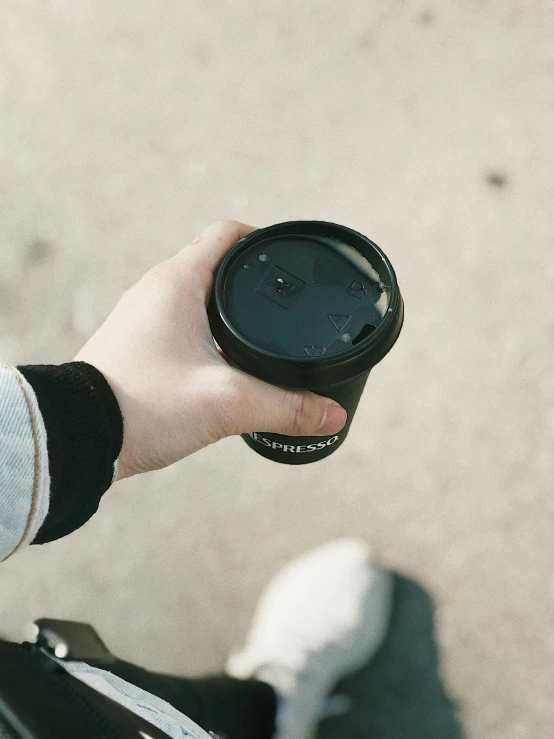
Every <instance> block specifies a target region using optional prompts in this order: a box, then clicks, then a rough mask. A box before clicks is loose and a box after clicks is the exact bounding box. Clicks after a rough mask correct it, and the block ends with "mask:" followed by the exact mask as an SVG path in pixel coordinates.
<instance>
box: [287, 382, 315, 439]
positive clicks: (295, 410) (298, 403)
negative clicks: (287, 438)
mask: <svg viewBox="0 0 554 739" xmlns="http://www.w3.org/2000/svg"><path fill="white" fill-rule="evenodd" d="M313 425H314V409H313V404H312V403H311V402H310V399H309V397H308V395H306V394H304V393H301V394H297V393H295V394H294V395H293V396H292V424H291V432H292V434H293V435H299V436H300V435H302V434H305V433H306V431H307V430H308V429H311V427H312V426H313Z"/></svg>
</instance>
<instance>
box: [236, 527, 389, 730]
mask: <svg viewBox="0 0 554 739" xmlns="http://www.w3.org/2000/svg"><path fill="white" fill-rule="evenodd" d="M392 583H393V580H392V576H391V575H390V574H389V573H388V572H386V571H385V570H384V569H383V568H382V567H380V566H379V565H378V564H377V563H376V562H374V561H373V559H372V558H371V554H370V551H369V549H368V547H367V546H366V545H365V544H364V543H363V542H360V541H356V540H349V539H344V540H339V541H334V542H331V543H330V544H326V545H324V546H322V547H319V548H318V549H315V550H314V551H312V552H310V553H308V554H306V555H304V556H302V557H300V558H299V559H297V560H295V561H293V562H291V563H290V564H289V565H287V566H286V567H285V568H284V569H282V570H281V571H280V572H279V573H278V574H277V576H276V577H275V578H274V580H273V581H272V582H271V583H270V585H269V587H268V588H267V590H266V591H265V593H264V595H263V596H262V598H261V600H260V602H259V603H258V606H257V609H256V613H255V615H254V620H253V624H252V627H251V631H250V634H249V637H248V640H247V644H246V647H245V649H244V650H243V651H241V652H238V653H236V654H234V655H232V656H231V657H230V659H229V661H228V663H227V672H228V674H229V675H231V676H232V677H238V678H243V679H247V678H256V679H259V680H263V681H264V682H266V683H269V684H270V685H271V686H272V687H273V688H274V689H275V691H276V692H277V694H278V696H279V698H280V699H281V700H280V710H279V712H278V718H277V728H278V731H277V737H278V739H308V738H309V737H311V736H313V733H314V732H315V730H316V728H317V725H318V722H319V720H320V719H321V717H322V716H323V714H324V709H325V704H326V701H327V698H328V695H329V693H330V691H331V690H332V688H333V686H334V685H335V684H336V683H337V682H338V681H339V680H340V679H341V678H342V677H344V676H345V675H347V674H349V673H351V672H354V671H355V670H356V669H358V668H359V667H361V666H362V665H364V664H366V663H367V662H368V661H369V660H370V659H371V657H372V656H373V655H374V654H375V652H376V651H377V650H378V648H379V646H380V645H381V642H382V641H383V638H384V636H385V633H386V631H387V626H388V621H389V614H390V609H391V602H392Z"/></svg>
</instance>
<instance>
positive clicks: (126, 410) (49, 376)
mask: <svg viewBox="0 0 554 739" xmlns="http://www.w3.org/2000/svg"><path fill="white" fill-rule="evenodd" d="M253 230H255V229H254V228H253V227H252V226H246V225H244V224H241V223H237V222H236V221H221V222H218V223H216V224H214V225H213V226H210V227H209V228H208V229H206V230H205V231H204V232H203V233H202V234H201V235H200V236H199V237H198V238H197V239H195V240H194V241H193V242H192V243H191V244H190V245H189V246H188V247H186V248H185V249H183V250H181V251H180V252H179V253H178V254H177V255H175V256H174V257H172V258H171V259H168V260H167V261H166V262H163V263H162V264H160V265H158V266H157V267H154V268H153V269H151V270H150V271H149V272H148V273H147V274H146V275H145V276H144V277H143V278H142V280H140V281H139V282H138V283H137V284H136V285H135V286H134V287H132V288H131V289H130V290H128V291H127V292H126V293H125V295H124V296H123V298H122V299H121V300H120V302H119V303H118V305H117V306H116V308H115V309H114V311H113V312H112V314H111V315H110V316H109V317H108V319H107V320H106V322H105V323H104V325H103V326H101V327H100V329H99V330H98V331H97V333H96V334H95V335H94V336H93V337H92V339H91V340H90V341H89V342H88V343H87V344H86V346H85V347H84V348H83V349H82V350H81V351H80V352H79V354H78V355H77V357H76V361H75V362H72V363H69V364H65V365H61V366H59V367H53V366H45V365H33V366H26V367H20V368H19V371H17V370H14V369H13V368H10V372H12V374H13V373H14V372H15V376H14V378H13V379H14V381H16V380H18V381H19V385H20V390H19V392H20V395H19V396H18V397H19V400H18V404H19V405H18V408H19V412H20V413H23V409H24V405H23V404H24V402H25V403H26V405H25V407H27V406H28V405H29V404H28V403H27V401H26V400H25V394H24V392H23V390H22V389H21V388H22V387H23V388H26V392H27V395H29V396H31V400H30V401H29V403H30V406H29V407H31V406H32V408H33V413H31V412H30V410H29V408H27V417H26V418H27V420H26V433H27V436H26V445H27V452H28V453H27V456H26V457H25V460H26V461H25V462H23V461H22V460H20V462H18V465H20V466H21V465H23V466H24V467H25V470H26V471H25V481H24V482H23V481H22V482H21V485H20V486H18V487H17V490H18V491H19V492H18V505H19V507H20V508H21V510H22V511H23V514H22V515H21V516H20V519H21V520H20V523H19V524H18V525H19V528H18V532H19V534H20V538H19V540H18V542H17V543H16V544H15V545H14V543H13V542H14V541H15V539H16V538H17V536H14V537H12V539H10V542H9V543H8V539H7V538H6V540H5V542H3V541H2V540H3V539H4V538H5V537H4V530H3V529H2V526H3V524H4V523H5V522H6V521H8V520H9V519H10V516H11V515H12V514H11V511H10V505H13V499H9V498H8V497H7V496H6V495H4V488H1V489H0V554H2V556H4V557H5V556H7V554H9V553H10V552H12V551H14V550H15V549H16V548H21V546H23V545H24V544H25V543H29V542H30V541H34V542H35V543H44V542H47V541H51V540H53V539H57V538H60V537H61V536H65V535H66V534H68V533H70V532H71V531H73V530H75V529H76V528H78V527H79V526H82V525H83V523H85V522H86V521H87V520H88V519H89V518H90V517H91V516H92V515H93V514H94V512H95V511H96V510H97V508H98V505H99V502H100V500H101V497H102V495H103V494H104V493H105V491H106V490H107V489H108V488H109V487H110V484H111V482H112V474H113V465H114V461H115V460H116V458H119V474H118V477H117V479H122V478H124V477H130V476H132V475H135V474H138V473H141V472H148V471H151V470H156V469H161V468H162V467H167V466H168V465H170V464H173V463H174V462H177V461H178V460H180V459H183V457H186V456H187V455H189V454H192V453H193V452H195V451H198V450H199V449H201V448H203V447H205V446H207V445H208V444H212V443H213V442H216V441H218V440H219V439H222V438H224V437H226V436H231V435H234V434H241V433H247V432H250V431H255V430H260V431H268V432H274V433H280V434H287V435H301V436H314V435H318V434H320V435H329V434H334V433H337V431H339V430H340V429H341V428H342V426H343V425H344V423H345V421H346V412H345V411H344V409H342V408H341V407H340V406H339V405H338V404H337V403H336V402H335V401H333V400H329V399H327V398H322V397H320V396H319V395H315V394H313V393H310V392H296V391H291V390H284V389H281V388H277V387H274V386H272V385H268V384H266V383H264V382H262V381H261V380H257V379H256V378H254V377H250V376H249V375H247V374H245V373H243V372H240V371H239V370H236V369H233V368H232V367H230V366H229V365H228V364H227V362H226V361H225V359H224V358H223V357H221V356H220V354H219V353H218V351H217V349H216V346H215V344H214V341H213V339H212V335H211V331H210V327H209V323H208V317H207V313H206V306H207V303H208V300H209V296H210V292H211V287H212V282H213V275H214V272H215V269H216V268H217V265H218V264H219V262H220V261H221V259H222V258H223V256H224V255H225V253H226V252H227V251H228V250H229V249H230V248H231V246H233V244H235V243H236V242H237V241H238V240H239V239H241V238H242V237H244V236H245V235H247V234H248V233H250V232H251V231H253ZM6 367H7V366H6ZM12 386H13V387H12V389H15V385H13V382H12ZM1 392H2V388H1V385H0V400H1V398H2V395H1ZM12 400H13V397H12ZM9 402H11V401H9ZM9 402H8V405H9ZM0 410H1V408H0ZM9 419H10V413H9V412H8V413H7V414H5V415H0V476H3V477H4V478H6V479H8V480H9V481H10V480H12V476H13V475H14V474H15V472H14V470H15V469H16V467H17V466H16V467H14V466H13V465H11V466H10V464H11V463H10V462H9V459H10V454H11V452H10V445H13V444H15V443H16V436H13V435H11V432H10V429H11V421H10V420H9ZM35 426H36V427H37V428H39V429H40V430H41V431H40V434H39V436H40V439H41V442H40V443H39V444H38V446H37V445H36V444H35V442H34V441H33V440H34V439H35V437H36V433H35V431H34V427H35ZM33 434H35V436H33ZM6 439H7V442H6ZM33 444H34V445H35V446H34V447H33ZM33 448H34V449H35V452H34V454H33V453H32V449H33ZM12 456H13V455H12ZM37 465H38V466H40V469H41V470H42V474H38V479H39V480H40V485H39V487H40V490H41V491H42V497H40V496H39V498H40V500H41V501H43V503H41V505H42V507H40V506H39V509H40V515H37V514H36V512H34V511H35V508H36V504H37V500H38V498H37V496H36V495H35V492H36V491H34V486H35V485H36V481H37V472H36V470H37V469H38V467H37ZM17 469H19V467H17ZM1 480H2V477H0V481H1ZM9 484H10V485H11V484H12V482H9ZM44 500H45V501H46V503H44ZM45 506H46V507H48V506H49V510H48V513H47V514H46V513H45V511H44V508H45ZM25 511H26V518H25ZM24 519H25V521H26V522H27V523H26V525H25V527H24V528H25V532H26V533H25V534H23V533H22V532H21V521H23V520H24Z"/></svg>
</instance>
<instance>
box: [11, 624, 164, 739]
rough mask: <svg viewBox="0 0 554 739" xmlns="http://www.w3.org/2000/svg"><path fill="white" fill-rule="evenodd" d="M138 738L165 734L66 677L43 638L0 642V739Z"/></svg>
mask: <svg viewBox="0 0 554 739" xmlns="http://www.w3.org/2000/svg"><path fill="white" fill-rule="evenodd" d="M38 623H40V622H38ZM49 623H58V624H69V622H49ZM73 626H74V627H78V628H77V630H79V629H80V630H81V631H83V632H84V631H85V630H86V629H89V630H91V627H88V626H86V625H85V624H73ZM39 631H40V630H39ZM91 631H92V633H95V632H94V631H93V630H91ZM100 643H101V642H100ZM74 658H75V659H79V658H81V659H82V657H74ZM141 737H142V739H167V734H165V733H164V732H162V731H160V730H159V729H158V728H156V727H155V726H152V725H151V724H150V723H148V722H147V721H145V720H144V719H142V718H140V717H139V716H137V715H135V714H134V713H132V712H131V711H129V710H127V709H126V708H124V707H123V706H120V705H119V704H118V703H115V702H114V701H112V700H110V699H109V698H107V697H106V696H104V695H102V694H101V693H98V692H96V691H95V690H94V689H93V688H91V687H90V686H88V685H86V684H85V683H82V682H81V681H80V680H78V679H77V678H75V677H73V675H70V674H69V673H68V672H67V671H66V670H65V669H64V668H63V667H62V666H61V665H60V664H59V663H58V662H56V661H55V660H54V659H52V656H51V653H50V651H49V648H48V645H47V643H46V642H45V640H44V639H40V638H38V640H37V643H36V644H30V643H28V642H24V643H23V644H14V643H12V642H6V641H1V640H0V739H140V738H141Z"/></svg>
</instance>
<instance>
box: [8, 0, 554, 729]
mask: <svg viewBox="0 0 554 739" xmlns="http://www.w3.org/2000/svg"><path fill="white" fill-rule="evenodd" d="M553 102H554V5H553V4H552V2H551V0H535V1H534V2H528V3H521V2H516V0H465V2H461V1H460V2H456V1H454V0H443V2H441V3H439V2H438V1H437V0H387V1H386V2H385V0H377V1H376V2H374V3H362V2H360V1H359V0H353V1H352V2H348V3H344V4H343V3H341V4H339V3H338V2H315V0H305V1H304V2H301V3H298V2H293V1H292V0H281V2H278V3H271V4H270V3H259V2H253V0H244V1H243V2H240V3H239V2H230V1H226V0H214V2H212V3H206V2H200V0H187V1H186V2H177V0H168V1H167V2H164V3H156V2H154V1H153V0H136V2H134V3H132V4H129V3H124V2H122V1H121V0H113V2H111V3H94V2H92V1H87V0H71V2H70V1H69V0H49V1H48V2H44V1H42V0H41V1H39V0H18V1H17V2H16V1H15V0H4V2H2V3H1V4H0V244H1V246H0V346H1V353H2V355H3V356H4V357H5V358H6V359H8V360H9V361H11V362H12V363H14V364H15V363H26V362H43V363H48V362H53V363H57V362H62V361H67V360H70V359H71V358H72V357H73V356H74V354H75V353H76V351H77V350H78V349H79V347H80V346H81V345H82V344H83V343H84V341H85V340H86V339H87V338H88V336H89V335H90V334H91V333H92V332H93V331H94V329H95V328H96V327H97V326H98V325H99V324H100V323H101V322H102V320H103V319H104V317H105V316H106V315H107V314H108V312H109V311H110V309H111V308H112V307H113V305H114V303H115V301H116V300H117V298H118V297H119V295H120V294H121V292H122V291H123V290H124V289H125V288H126V287H128V286H129V285H130V284H132V283H133V282H134V281H136V280H137V279H138V278H139V277H140V276H141V275H142V274H143V272H144V271H145V270H146V269H147V268H149V267H150V266H151V265H153V264H155V263H156V262H158V261H161V260H162V259H164V258H165V257H168V256H169V255H171V254H173V253H174V252H175V251H176V250H177V249H179V248H180V247H181V246H183V245H184V244H186V243H187V242H188V241H189V240H190V239H192V238H193V237H194V236H195V235H196V234H197V233H198V232H199V230H200V229H201V228H202V227H204V226H205V225H207V224H208V223H210V222H212V221H214V220H216V219H219V218H222V217H233V218H237V219H240V220H243V221H246V222H248V223H252V224H254V225H257V226H262V225H269V224H271V223H276V222H279V221H286V220H290V219H296V218H299V219H310V218H313V219H321V220H328V221H335V222H338V223H344V224H345V225H348V226H350V227H352V228H355V229H357V230H359V231H361V232H363V233H366V234H367V235H368V236H370V237H371V238H372V239H373V240H374V241H376V242H377V243H378V244H379V245H380V246H382V247H383V249H384V250H385V251H386V253H387V254H388V255H389V256H390V258H391V260H392V262H393V263H394V265H395V267H396V269H397V273H398V276H399V280H400V284H401V287H402V291H403V294H404V297H405V301H406V324H405V328H404V332H403V334H402V337H401V340H400V341H399V343H398V345H397V346H396V347H395V349H394V351H393V352H392V353H391V354H390V355H389V356H388V357H387V358H386V360H385V361H383V362H382V364H381V365H380V366H379V367H377V368H376V369H375V371H374V372H373V373H372V376H371V378H370V382H369V384H368V388H367V391H366V394H365V396H364V399H363V401H362V403H361V405H360V408H359V410H358V413H357V415H356V419H355V422H354V424H353V426H352V430H351V432H350V437H349V440H348V442H347V443H346V444H345V445H344V446H343V447H342V449H341V450H340V451H338V452H337V453H336V454H335V455H333V456H331V457H330V458H329V459H327V460H325V461H322V462H320V463H318V464H316V465H311V466H310V465H307V466H305V467H303V468H298V467H294V468H290V469H289V468H285V467H280V466H276V465H274V464H272V463H270V462H268V461H265V460H263V459H262V458H261V457H257V456H256V455H255V454H254V453H253V452H252V451H251V450H250V449H248V448H247V446H246V445H245V444H244V443H243V442H242V441H241V440H240V439H229V440H226V441H225V442H222V443H220V444H218V445H217V446H215V447H213V448H209V449H206V450H205V451H203V452H201V453H199V454H197V455H195V456H193V457H192V458H189V459H187V460H185V461H183V462H182V463H180V464H178V465H175V466H173V467H172V468H170V469H168V470H165V471H163V472H160V473H156V474H151V475H147V476H144V477H142V478H141V479H133V480H131V481H126V482H124V483H121V484H118V485H117V486H116V487H115V488H114V489H113V490H112V491H111V492H110V493H109V494H108V495H106V497H105V499H104V501H103V503H102V505H101V510H100V513H99V514H98V515H97V516H96V517H95V518H94V519H93V520H92V521H91V522H90V523H89V524H88V525H86V526H85V527H84V528H83V529H82V530H80V531H78V532H76V533H75V534H73V535H72V536H70V537H68V538H67V539H65V540H63V541H60V542H57V543H53V544H51V545H47V546H44V547H42V548H31V549H29V550H27V551H25V552H23V553H21V554H20V555H19V556H17V557H14V558H12V559H10V560H9V561H8V562H6V563H5V564H4V565H3V566H2V568H1V571H0V629H1V630H3V632H4V633H7V634H8V635H9V636H12V637H14V638H15V637H19V636H21V633H22V626H23V624H25V623H26V622H28V621H29V620H30V619H32V618H34V617H38V616H43V615H49V616H52V617H63V618H76V619H81V620H89V621H92V622H93V623H94V624H95V625H96V626H97V628H98V629H99V630H100V632H101V634H102V635H103V636H104V638H105V640H106V641H107V643H108V645H109V646H111V647H112V649H113V650H114V651H116V652H117V653H118V654H119V656H121V657H122V658H126V659H129V660H135V661H137V662H139V663H141V664H143V665H145V666H148V667H151V668H153V669H158V670H167V671H174V672H178V673H180V674H200V673H203V672H206V671H212V670H218V669H221V667H222V665H223V663H224V659H225V656H226V655H227V653H228V651H229V649H230V648H231V647H232V646H233V645H236V644H239V643H240V641H241V639H242V638H243V636H244V633H245V631H246V628H247V625H248V622H249V619H250V616H251V613H252V609H253V607H254V604H255V602H256V600H257V598H258V596H259V594H260V593H261V591H262V589H263V587H264V585H265V584H266V583H267V582H268V580H269V578H270V577H271V575H272V574H273V573H275V572H276V571H277V570H278V569H279V568H280V567H281V566H282V565H283V564H284V563H285V562H287V561H288V560H289V559H291V558H292V557H294V556H295V555H297V554H299V553H301V552H304V551H306V550H307V549H309V548H311V547H313V546H315V545H318V544H320V543H322V542H325V541H328V540H329V539H332V538H335V537H338V536H345V535H347V536H356V537H361V538H363V539H364V540H367V541H369V542H371V543H372V545H373V547H374V551H375V553H376V556H377V557H378V558H379V559H380V560H381V561H382V562H384V563H385V564H386V565H388V566H390V567H391V568H393V569H394V570H396V571H397V572H399V573H401V574H402V575H404V576H406V577H409V578H411V579H413V580H415V581H417V582H418V583H419V584H420V585H421V586H422V587H424V588H425V590H426V591H427V592H429V593H430V595H431V596H432V597H433V599H434V601H435V603H436V619H435V630H436V638H437V645H438V649H439V654H440V669H441V673H442V676H443V678H444V682H445V685H446V687H447V689H448V691H449V694H450V695H451V696H452V698H453V699H454V700H455V701H456V702H457V703H458V704H459V706H460V716H461V719H462V723H463V725H464V729H465V732H466V734H467V736H468V737H470V738H471V739H543V738H544V739H551V737H552V733H553V729H552V726H553V725H554V490H553V487H554V485H553V482H552V481H553V472H554V461H553V459H554V455H553V449H554V351H553V342H554V300H553V294H554V259H553V257H554V243H553V228H552V210H553V202H554V176H553V173H554V166H553V165H554V146H553V136H552V132H553V131H554V111H553ZM184 340H186V339H185V338H184ZM360 736H364V735H363V734H360ZM368 736H369V733H368ZM398 739H406V738H405V737H403V738H400V737H399V738H398Z"/></svg>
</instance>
